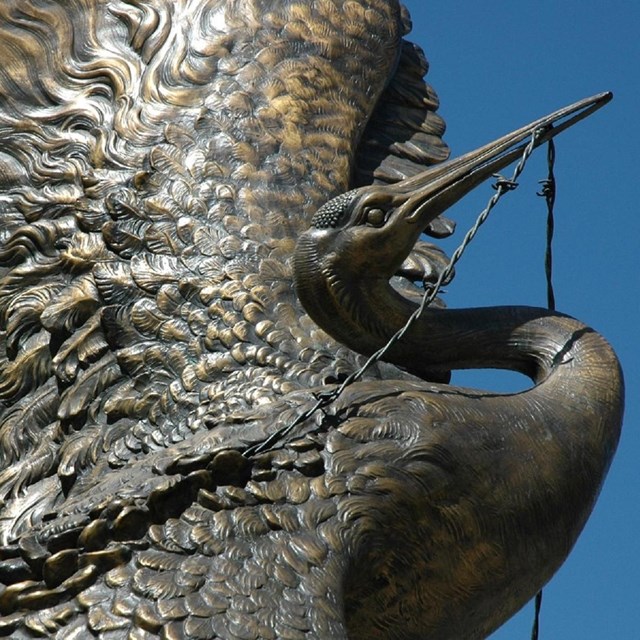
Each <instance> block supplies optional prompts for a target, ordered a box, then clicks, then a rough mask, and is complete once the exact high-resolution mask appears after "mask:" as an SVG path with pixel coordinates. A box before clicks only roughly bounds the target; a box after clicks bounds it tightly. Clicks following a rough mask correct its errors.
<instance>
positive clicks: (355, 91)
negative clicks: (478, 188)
mask: <svg viewBox="0 0 640 640" xmlns="http://www.w3.org/2000/svg"><path fill="white" fill-rule="evenodd" d="M408 31H409V20H408V16H407V15H406V12H405V11H404V10H403V9H402V8H401V7H400V6H399V5H398V4H397V2H396V1H395V0H357V1H356V0H353V1H341V0H340V1H339V0H314V1H311V0H304V1H303V0H197V1H196V0H175V1H174V0H64V1H63V0H59V1H57V2H55V1H50V2H42V1H41V0H6V1H5V2H3V3H2V4H0V48H1V50H2V53H3V63H2V68H1V69H0V329H1V331H0V358H1V361H0V402H1V404H0V500H2V502H1V510H0V585H1V586H0V635H4V636H8V637H11V638H16V639H18V638H33V637H43V636H44V637H52V638H59V639H63V638H64V639H76V638H77V639H80V638H88V637H100V638H104V639H107V638H138V639H142V638H155V637H163V638H194V639H195V638H202V639H205V638H224V639H233V638H301V639H303V638H304V639H310V638H323V639H326V638H336V639H337V638H346V637H349V638H407V639H408V638H431V639H444V638H450V639H454V638H456V639H459V638H483V637H485V636H486V635H487V634H489V633H490V632H491V631H492V630H493V629H495V628H496V627H497V626H499V625H500V624H501V623H502V622H503V621H504V620H506V619H507V618H508V617H509V616H510V615H511V614H512V613H513V612H515V611H516V610H517V609H518V608H520V607H521V606H522V604H523V603H524V602H526V601H527V600H528V599H529V598H530V597H531V596H532V595H533V594H534V593H535V592H536V591H537V590H538V589H539V588H540V586H541V585H543V584H544V583H545V582H546V581H547V580H548V579H549V578H550V577H551V575H552V574H553V572H554V571H555V570H556V569H557V567H558V566H559V565H560V564H561V562H562V561H563V559H564V558H565V557H566V555H567V554H568V552H569V551H570V549H571V546H572V545H573V543H574V541H575V539H576V537H577V535H578V534H579V532H580V530H581V528H582V526H583V524H584V522H585V520H586V518H587V516H588V514H589V512H590V509H591V507H592V505H593V502H594V501H595V498H596V496H597V493H598V490H599V487H600V485H601V482H602V480H603V478H604V475H605V474H606V470H607V468H608V465H609V462H610V460H611V457H612V455H613V452H614V450H615V447H616V444H617V439H618V435H619V428H620V419H621V411H622V381H621V376H620V372H619V367H618V364H617V360H616V358H615V355H614V354H613V352H612V351H611V349H610V348H609V347H608V345H607V344H606V342H605V341H604V340H603V339H602V338H601V337H600V336H599V335H598V334H597V333H595V332H594V331H592V330H591V329H588V328H587V327H585V326H584V325H582V324H580V323H578V322H577V321H574V320H572V319H570V318H567V317H565V316H560V315H557V314H552V313H549V312H546V311H543V310H536V309H527V308H503V309H484V310H483V309H477V310H460V311H448V310H445V309H442V308H439V307H440V305H436V308H433V309H429V310H427V312H426V313H425V315H424V316H423V317H422V318H421V319H420V321H419V322H418V323H417V324H416V326H415V327H414V330H413V331H412V332H411V333H409V334H408V335H407V337H406V342H404V343H400V345H399V346H398V347H397V349H396V350H395V351H394V352H393V353H390V354H389V358H388V361H387V362H381V363H378V364H377V365H376V366H374V367H372V368H371V369H370V370H368V371H367V372H366V373H365V374H364V376H363V377H362V378H361V380H360V381H358V382H356V383H354V384H352V385H350V386H349V387H347V389H346V390H345V391H344V393H343V394H341V395H340V397H339V398H337V399H336V400H335V401H334V402H333V403H332V404H331V405H330V406H328V407H325V408H324V410H323V411H319V412H316V413H315V414H313V416H312V417H311V418H309V419H308V420H307V421H306V422H304V423H302V424H300V425H299V426H298V427H297V428H296V430H295V431H293V432H292V433H288V434H287V435H286V436H285V437H283V438H280V439H279V440H277V441H276V442H275V443H274V444H272V445H271V446H270V447H269V448H268V450H267V451H263V452H261V453H257V454H253V455H245V453H246V452H247V451H255V450H256V449H255V446H256V445H259V444H260V443H263V442H265V440H266V439H267V438H268V437H269V436H271V435H272V434H275V433H278V431H279V430H280V429H282V428H283V427H286V426H287V425H290V424H291V423H292V422H293V421H294V420H295V419H296V417H297V416H299V415H300V414H301V413H302V412H304V411H305V410H306V409H307V408H308V407H310V406H312V405H313V404H314V403H315V400H316V398H317V396H318V394H321V393H323V392H326V391H328V390H331V389H334V388H335V385H336V384H337V383H339V382H340V381H341V380H343V379H344V378H345V377H346V376H348V375H349V374H351V373H353V372H354V371H356V370H357V369H358V368H359V367H360V365H361V364H362V362H363V361H364V356H363V355H361V354H368V353H370V352H371V351H373V350H374V349H376V348H377V347H378V346H380V345H381V344H382V343H383V342H384V341H385V340H386V339H387V338H388V337H389V335H390V334H391V333H392V332H393V331H394V330H395V329H396V328H397V327H398V326H399V325H401V324H402V323H403V322H404V320H405V318H406V317H407V315H408V314H409V313H411V310H412V309H413V306H412V305H413V302H412V301H414V300H415V298H416V297H417V295H418V291H417V289H416V288H415V287H414V286H413V284H412V282H411V281H412V280H414V279H420V278H424V279H425V280H427V281H432V282H433V281H434V280H435V279H436V278H437V277H438V274H439V273H441V271H442V269H443V268H444V266H445V264H446V258H445V256H444V254H443V253H442V252H441V251H440V250H439V249H438V248H437V247H435V246H433V245H431V244H429V243H427V242H425V241H424V240H422V239H419V236H420V234H421V232H423V231H424V232H426V233H427V234H429V235H431V236H432V237H441V236H445V235H448V234H450V233H451V232H452V230H453V225H452V223H451V222H450V221H448V220H447V219H445V218H443V217H442V216H441V215H440V214H441V213H442V212H443V211H444V210H445V208H446V206H447V205H448V204H450V202H452V201H454V200H455V199H457V198H458V197H460V195H462V193H463V192H464V191H465V190H467V189H468V188H469V187H470V186H472V185H473V184H475V182H477V181H479V180H480V179H481V178H483V177H484V176H485V174H486V173H490V171H489V168H490V167H491V166H493V165H491V162H493V158H495V157H499V158H500V159H499V161H498V162H499V163H501V162H503V156H502V155H500V154H501V153H502V151H504V149H503V148H502V147H500V144H502V143H499V144H498V147H500V148H498V147H496V145H490V146H489V147H487V148H486V150H485V151H483V152H481V155H482V154H484V155H482V158H480V159H479V156H478V155H477V154H476V155H475V156H474V155H472V156H469V158H468V159H467V160H464V161H463V162H462V163H460V162H458V163H456V161H453V164H445V165H441V166H442V167H444V169H434V170H433V171H432V172H431V173H424V171H425V167H428V166H431V165H438V164H439V163H441V162H443V161H445V160H446V158H447V156H448V150H447V147H446V145H445V144H444V143H443V141H442V139H441V136H442V134H443V131H444V124H443V122H442V120H441V119H440V117H439V116H438V115H437V114H436V110H437V107H438V102H437V98H436V96H435V94H434V92H433V91H432V90H431V88H430V87H429V86H428V85H427V84H425V82H424V79H423V78H424V75H425V73H426V71H427V64H426V61H425V59H424V57H423V55H422V52H421V51H420V50H419V49H417V48H416V47H415V46H413V45H411V44H410V43H408V42H407V41H405V40H404V36H405V35H406V34H407V33H408ZM604 100H606V96H599V97H596V98H595V99H594V100H592V101H588V104H592V103H593V104H599V103H600V102H602V101H604ZM583 106H584V105H583ZM552 122H555V119H553V118H552V119H551V120H545V121H544V122H541V123H537V124H534V125H533V129H532V128H531V127H530V128H528V129H526V132H525V133H526V135H528V134H529V133H532V132H533V131H535V130H537V129H538V128H539V127H543V132H544V131H546V129H545V127H547V125H549V124H551V123H552ZM523 135H525V134H523ZM541 139H542V138H541ZM515 142H517V141H515ZM507 143H508V144H507ZM513 143H514V138H513V137H512V138H509V139H508V140H506V141H505V142H504V144H505V145H506V147H505V149H507V148H508V149H511V148H512V147H513ZM503 146H504V145H503ZM506 153H510V151H506ZM496 154H498V156H496ZM485 161H486V162H485ZM465 163H466V164H465ZM456 171H457V172H458V173H456ZM483 172H484V173H483ZM481 174H482V175H481ZM434 185H435V187H434ZM354 188H361V190H357V191H352V189H354ZM345 193H346V194H347V195H344V194H345ZM398 194H400V195H398ZM443 194H444V195H443ZM314 216H315V217H314ZM310 225H311V229H309V226H310ZM308 229H309V230H308ZM296 242H298V248H297V250H296ZM390 279H393V280H394V288H393V289H391V288H389V286H388V281H389V280H390ZM303 305H304V306H303ZM305 308H306V309H308V312H309V315H307V312H306V311H305ZM316 321H317V322H318V323H319V325H320V326H318V324H316ZM320 327H321V328H320ZM459 366H465V367H469V366H480V367H487V366H500V367H508V368H515V369H517V370H521V371H524V372H525V373H527V374H530V375H532V376H533V378H534V386H533V388H532V389H530V390H528V391H526V392H523V393H520V394H514V395H510V396H501V395H497V394H489V393H484V392H481V391H475V390H469V389H460V388H456V387H453V386H450V385H447V384H445V383H444V382H443V381H445V380H446V379H447V377H448V371H449V370H450V369H451V368H454V367H459Z"/></svg>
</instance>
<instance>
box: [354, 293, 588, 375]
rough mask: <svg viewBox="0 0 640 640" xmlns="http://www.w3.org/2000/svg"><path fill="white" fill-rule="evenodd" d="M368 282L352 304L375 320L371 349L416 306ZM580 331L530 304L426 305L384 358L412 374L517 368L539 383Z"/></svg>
mask: <svg viewBox="0 0 640 640" xmlns="http://www.w3.org/2000/svg"><path fill="white" fill-rule="evenodd" d="M367 284H368V285H370V286H368V287H367V288H366V293H364V292H363V291H360V293H361V295H360V296H359V298H360V299H359V302H358V303H356V306H358V307H359V308H360V310H361V312H364V313H366V314H367V315H369V314H371V317H378V318H380V321H378V322H377V323H376V328H375V329H374V331H372V332H371V333H370V334H369V335H368V340H369V341H370V345H371V347H374V345H376V346H375V349H378V348H380V347H381V346H383V344H386V342H387V341H388V340H389V339H390V338H391V336H392V335H393V334H394V333H395V332H396V331H398V330H399V329H400V328H402V327H403V326H404V325H405V323H406V322H407V320H408V319H409V317H410V316H411V315H412V314H413V313H414V311H415V309H416V305H415V304H414V303H412V302H410V301H409V300H407V299H406V298H404V297H402V296H401V295H399V294H398V293H397V292H396V291H394V290H393V289H392V288H391V286H390V285H389V284H388V283H386V282H382V281H378V282H376V283H371V282H369V283H367ZM365 307H367V310H366V311H365ZM376 310H378V311H377V312H376ZM374 313H377V315H376V316H374V315H373V314H374ZM584 330H587V328H586V327H585V326H584V325H582V324H581V323H579V322H578V321H576V320H573V319H572V318H569V317H567V316H564V315H561V314H558V313H555V312H552V311H549V310H547V309H539V308H534V307H517V306H504V307H482V308H469V309H434V308H429V307H427V308H426V309H425V310H424V311H423V313H422V315H421V316H420V317H419V318H418V319H417V320H416V321H415V322H414V323H413V324H412V325H411V327H410V328H409V330H408V331H407V332H406V333H405V335H404V336H403V337H402V339H401V340H400V341H399V342H397V343H396V344H394V345H393V346H392V347H391V348H390V349H389V351H388V352H387V354H386V359H388V360H389V361H391V362H393V363H394V364H397V365H399V366H402V367H404V368H406V369H407V370H409V371H411V372H412V373H415V374H417V375H420V374H421V372H422V371H423V370H424V371H429V372H430V373H431V372H434V371H447V370H450V369H473V368H483V369H484V368H495V369H508V370H512V371H518V372H519V373H523V374H525V375H526V376H528V377H530V378H531V379H532V380H533V381H534V382H539V381H541V380H542V379H544V378H546V377H547V376H548V375H549V374H550V373H551V372H552V370H553V369H554V368H555V367H556V366H557V364H558V362H559V361H560V360H561V359H562V358H563V357H564V356H565V355H566V353H567V352H568V351H569V350H571V349H573V348H575V347H576V346H577V345H576V340H577V338H578V337H579V334H580V333H581V332H582V331H584Z"/></svg>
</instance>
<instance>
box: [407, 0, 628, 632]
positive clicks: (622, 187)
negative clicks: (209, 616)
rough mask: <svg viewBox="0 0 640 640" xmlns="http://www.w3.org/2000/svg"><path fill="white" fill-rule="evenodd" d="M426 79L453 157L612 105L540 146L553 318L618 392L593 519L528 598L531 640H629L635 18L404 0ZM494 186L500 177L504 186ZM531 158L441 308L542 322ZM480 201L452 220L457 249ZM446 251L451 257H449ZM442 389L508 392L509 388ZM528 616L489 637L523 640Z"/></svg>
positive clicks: (606, 12) (484, 195) (461, 208)
mask: <svg viewBox="0 0 640 640" xmlns="http://www.w3.org/2000/svg"><path fill="white" fill-rule="evenodd" d="M405 4H406V5H407V6H408V8H409V10H410V11H411V14H412V17H413V22H414V31H413V33H412V36H411V39H412V40H414V41H416V42H418V43H419V44H420V45H421V46H422V47H423V49H424V50H425V52H426V55H427V58H428V59H429V61H430V63H431V71H430V73H429V80H430V81H431V83H432V85H433V86H434V88H435V89H436V91H437V93H438V94H439V96H440V100H441V108H440V114H441V115H442V116H443V117H444V119H445V120H446V122H447V125H448V129H447V134H446V140H447V142H448V143H449V145H450V147H451V148H452V152H453V154H454V155H458V154H460V153H463V152H465V151H468V150H471V149H473V148H475V147H477V146H479V145H480V144H483V143H485V142H488V141H490V140H492V139H494V138H495V137H497V136H499V135H501V134H502V133H506V132H508V131H510V130H512V129H514V128H516V127H518V126H520V125H523V124H526V123H527V122H529V121H530V120H533V119H535V118H537V117H539V116H542V115H545V114H547V113H548V112H550V111H553V110H555V109H556V108H558V107H561V106H563V105H565V104H568V103H570V102H574V101H575V100H578V99H580V98H582V97H585V96H588V95H592V94H595V93H598V92H600V91H605V90H611V91H613V92H614V100H613V102H611V103H610V104H609V105H607V106H606V107H604V108H603V109H602V110H601V111H599V112H598V113H596V114H595V115H592V116H591V117H590V118H589V119H588V120H585V121H583V122H581V123H579V124H578V125H576V126H575V127H574V128H572V129H571V130H569V131H567V132H564V133H563V134H561V135H560V136H559V137H558V138H557V139H556V151H557V161H556V177H557V181H558V193H557V201H556V240H555V244H554V285H555V291H556V299H557V308H558V309H559V310H560V311H563V312H565V313H569V314H571V315H573V316H576V317H578V318H580V319H581V320H583V321H585V322H587V323H589V324H590V325H592V326H593V327H595V328H596V329H598V330H599V331H600V332H601V333H603V334H604V335H605V336H606V337H607V338H608V339H609V340H610V342H611V343H612V344H613V346H614V347H615V349H616V351H617V352H618V355H619V357H620V359H621V361H622V365H623V368H624V370H625V376H626V382H627V409H626V416H625V428H624V431H623V436H622V440H621V443H620V447H619V449H618V453H617V456H616V458H615V460H614V463H613V465H612V468H611V471H610V473H609V476H608V478H607V481H606V483H605V487H604V489H603V491H602V494H601V496H600V499H599V502H598V504H597V506H596V509H595V511H594V513H593V515H592V517H591V519H590V521H589V522H588V523H587V526H586V528H585V530H584V532H583V534H582V536H581V538H580V539H579V541H578V543H577V544H576V547H575V549H574V551H573V553H572V555H571V556H570V557H569V559H568V561H567V562H566V563H565V565H564V566H563V567H562V568H561V569H560V571H559V572H558V573H557V574H556V576H555V577H554V578H553V580H552V581H551V582H550V583H549V584H548V585H547V587H546V588H545V591H544V601H543V607H542V617H541V629H540V640H557V639H562V640H578V639H579V640H596V639H597V640H602V639H603V638H607V639H609V638H611V639H613V640H637V639H638V638H640V553H639V550H638V548H639V546H640V463H639V461H638V456H639V454H640V431H639V429H638V426H639V424H640V399H639V393H638V389H639V386H640V384H639V383H640V339H639V337H638V324H639V323H638V319H639V316H640V313H639V311H640V302H639V301H638V294H640V286H639V285H640V260H639V258H638V244H639V240H640V210H639V209H640V206H639V203H640V181H639V180H638V176H637V173H638V164H639V163H638V156H639V148H640V124H639V118H640V113H639V112H640V35H639V34H640V3H637V2H629V1H628V0H627V1H622V0H613V1H611V0H610V1H609V2H607V3H604V2H594V1H592V0H586V1H584V2H558V1H557V0H556V1H555V2H553V1H550V0H542V1H540V0H538V1H536V2H526V3H514V2H506V1H494V2H477V1H471V0H458V1H457V2H451V1H450V0H449V1H448V2H445V1H444V0H439V1H430V0H406V1H405ZM504 173H505V174H507V175H510V173H511V170H509V171H508V172H507V171H505V172H504ZM545 175H546V159H545V151H544V149H539V150H538V151H537V152H536V157H534V158H532V160H531V162H530V163H529V164H528V165H527V169H526V171H525V174H524V176H523V178H522V179H521V180H520V187H519V188H518V189H517V191H514V192H512V193H510V194H508V195H507V196H505V198H503V200H502V201H501V202H500V203H499V205H498V207H497V208H496V209H495V211H494V213H493V214H492V217H491V218H490V219H489V221H488V222H487V224H486V225H485V226H484V227H483V228H482V230H481V232H480V235H479V236H478V237H477V239H476V240H475V242H474V243H473V245H472V246H471V247H470V249H469V251H468V252H467V254H465V256H464V257H463V258H462V260H461V262H460V263H459V266H458V268H457V276H456V279H455V280H454V282H453V283H452V284H451V285H450V286H449V288H448V294H447V299H448V303H449V305H450V306H475V305H490V304H530V305H536V306H544V305H545V304H546V302H545V279H544V267H543V258H544V242H545V215H546V212H545V206H544V202H543V200H542V199H541V198H537V197H536V196H535V191H536V190H538V189H539V185H538V184H537V181H538V180H540V179H542V178H544V177H545ZM492 193H493V191H492V190H491V188H490V187H489V185H485V186H483V187H480V188H479V189H478V190H477V193H476V194H475V195H472V196H470V197H468V198H467V199H465V200H464V201H463V202H462V203H461V204H459V205H458V206H457V207H456V208H455V210H454V213H453V217H454V218H455V219H456V220H457V222H458V230H459V232H458V234H457V236H456V238H457V241H459V239H460V237H461V236H462V233H464V231H465V230H466V228H467V227H468V226H469V225H470V224H472V222H473V220H474V219H475V216H476V215H477V213H478V212H479V211H480V210H481V209H482V207H483V206H484V204H485V203H486V201H487V200H488V198H489V197H490V196H491V194H492ZM454 246H455V245H453V246H452V247H451V250H452V248H453V247H454ZM465 376H466V377H465V378H462V377H461V378H458V380H459V381H460V382H464V384H469V385H474V386H483V387H490V388H493V389H500V390H509V389H513V388H514V385H519V384H520V381H518V380H516V379H514V377H513V376H511V375H494V374H490V373H489V374H487V373H484V374H482V375H474V376H468V375H467V374H465ZM532 618H533V608H532V606H531V605H529V606H528V607H526V608H525V609H524V610H523V611H522V612H521V613H520V614H518V615H517V616H516V617H515V618H513V619H512V620H511V621H510V622H509V623H507V624H506V625H505V626H504V627H503V628H502V629H500V630H499V631H497V632H496V633H495V634H494V635H492V636H491V639H492V640H528V639H529V638H530V637H531V623H532Z"/></svg>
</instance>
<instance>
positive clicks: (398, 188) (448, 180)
mask: <svg viewBox="0 0 640 640" xmlns="http://www.w3.org/2000/svg"><path fill="white" fill-rule="evenodd" d="M612 97H613V95H612V94H611V93H610V92H606V93H600V94H598V95H595V96H591V97H590V98H585V99H584V100H580V101H579V102H575V103H574V104H571V105H569V106H567V107H564V108H562V109H559V110H558V111H554V112H553V113H551V114H549V115H548V116H545V117H544V118H540V119H539V120H535V121H534V122H532V123H530V124H528V125H526V126H525V127H522V128H521V129H518V130H516V131H513V132H512V133H509V134H507V135H506V136H503V137H502V138H498V139H497V140H495V141H494V142H491V143H489V144H487V145H485V146H484V147H480V148H479V149H476V150H475V151H472V152H470V153H467V154H465V155H463V156H461V157H459V158H455V159H454V160H449V161H448V162H445V163H442V164H440V165H438V166H435V167H431V168H429V169H427V170H426V171H424V172H422V173H420V174H418V175H416V176H413V177H411V178H407V179H406V180H403V181H402V182H399V183H398V184H396V185H393V186H392V187H391V189H393V190H394V191H395V196H394V200H395V201H396V202H397V203H398V204H397V206H396V211H398V212H399V214H400V215H399V216H398V218H397V219H398V220H405V221H407V222H410V223H415V224H417V225H419V227H420V229H425V228H426V227H427V225H428V224H429V223H430V222H431V221H432V220H433V219H434V218H436V217H437V216H438V215H440V214H441V213H442V212H444V211H445V210H446V209H448V208H449V207H450V206H452V205H453V204H454V203H456V202H457V201H458V200H460V199H461V198H462V197H463V196H464V195H466V194H467V193H469V191H471V190H472V189H473V188H474V187H476V186H477V185H478V184H480V183H481V182H483V181H484V180H486V179H487V178H489V177H491V176H492V175H493V174H495V173H496V172H497V171H500V169H503V168H504V167H506V166H508V165H509V164H511V163H512V162H514V161H515V160H517V159H518V158H520V157H521V156H522V154H523V151H524V149H525V147H526V146H527V144H529V142H530V139H531V138H532V136H533V140H534V142H533V146H534V147H537V146H539V145H541V144H543V143H544V142H546V141H548V140H550V139H551V138H553V137H554V136H556V135H557V134H559V133H560V132H561V131H564V130H565V129H567V128H568V127H570V126H571V125H573V124H575V123H576V122H578V121H579V120H582V119H583V118H586V117H587V116H589V115H591V114H592V113H593V112H594V111H597V110H598V109H599V108H600V107H602V106H604V105H605V104H606V103H607V102H609V100H611V98H612ZM525 139H529V140H527V142H525V143H523V144H518V143H520V142H522V141H523V140H525Z"/></svg>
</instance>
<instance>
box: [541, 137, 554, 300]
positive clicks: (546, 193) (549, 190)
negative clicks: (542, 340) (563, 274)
mask: <svg viewBox="0 0 640 640" xmlns="http://www.w3.org/2000/svg"><path fill="white" fill-rule="evenodd" d="M547 145H548V146H547V167H548V169H547V170H548V174H547V177H546V179H544V180H541V181H540V184H541V185H542V189H541V190H540V191H539V192H538V195H539V196H541V197H543V198H544V199H545V200H546V201H547V247H546V251H545V257H544V268H545V274H546V278H547V307H548V308H549V309H551V310H552V311H555V308H556V297H555V294H554V292H553V280H552V271H553V251H552V249H553V246H552V245H553V231H554V226H555V223H554V215H553V207H554V205H555V201H556V177H555V175H554V172H553V169H554V166H555V161H556V147H555V144H554V142H553V139H552V140H549V142H548V143H547Z"/></svg>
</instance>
